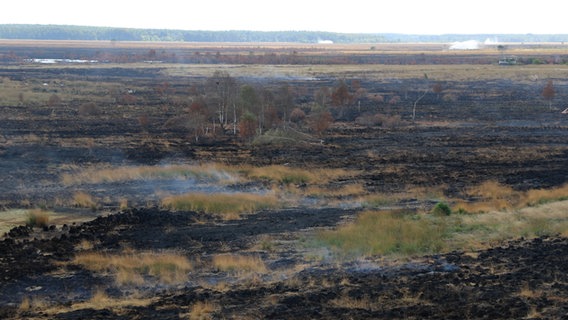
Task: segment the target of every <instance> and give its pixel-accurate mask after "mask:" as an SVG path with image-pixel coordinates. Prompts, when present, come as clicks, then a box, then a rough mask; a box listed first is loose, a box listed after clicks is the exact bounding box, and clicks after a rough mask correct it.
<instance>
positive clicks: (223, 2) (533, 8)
mask: <svg viewBox="0 0 568 320" xmlns="http://www.w3.org/2000/svg"><path fill="white" fill-rule="evenodd" d="M565 3H566V2H564V1H550V0H541V1H537V2H528V3H527V2H523V1H518V0H517V1H509V0H475V1H458V0H453V1H451V0H428V1H426V0H388V1H380V0H379V1H377V0H375V1H367V0H361V1H357V0H351V1H346V0H342V1H329V0H324V1H320V0H315V1H309V0H280V1H266V0H265V1H262V0H198V1H174V0H159V1H141V0H137V1H121V0H95V1H76V0H26V1H3V3H2V7H1V10H0V24H6V23H29V24H66V25H89V26H109V27H133V28H159V29H184V30H261V31H282V30H312V31H331V32H346V33H349V32H363V33H411V34H447V33H466V34H472V33H491V34H494V33H517V34H525V33H535V34H538V33H564V34H566V33H568V24H566V23H565V21H566V18H565V14H566V8H567V7H568V5H567V4H565Z"/></svg>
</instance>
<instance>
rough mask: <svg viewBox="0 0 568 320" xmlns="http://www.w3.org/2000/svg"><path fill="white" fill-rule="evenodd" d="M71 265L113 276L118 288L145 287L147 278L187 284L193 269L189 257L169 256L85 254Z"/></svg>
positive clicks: (173, 254)
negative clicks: (141, 285)
mask: <svg viewBox="0 0 568 320" xmlns="http://www.w3.org/2000/svg"><path fill="white" fill-rule="evenodd" d="M71 263H73V264H78V265H81V266H83V267H84V268H86V269H88V270H91V271H94V272H104V273H112V274H113V275H114V276H115V281H116V283H117V284H118V285H126V284H134V285H139V284H143V283H144V282H145V280H146V278H147V277H151V278H154V279H157V280H158V281H159V282H161V283H165V284H179V283H184V282H185V281H187V276H188V272H189V271H191V270H192V269H193V266H192V264H191V263H190V262H189V260H188V259H187V258H186V257H184V256H182V255H179V254H175V253H167V252H132V253H122V254H103V253H98V252H85V253H79V254H77V255H76V256H75V258H74V259H73V261H72V262H71Z"/></svg>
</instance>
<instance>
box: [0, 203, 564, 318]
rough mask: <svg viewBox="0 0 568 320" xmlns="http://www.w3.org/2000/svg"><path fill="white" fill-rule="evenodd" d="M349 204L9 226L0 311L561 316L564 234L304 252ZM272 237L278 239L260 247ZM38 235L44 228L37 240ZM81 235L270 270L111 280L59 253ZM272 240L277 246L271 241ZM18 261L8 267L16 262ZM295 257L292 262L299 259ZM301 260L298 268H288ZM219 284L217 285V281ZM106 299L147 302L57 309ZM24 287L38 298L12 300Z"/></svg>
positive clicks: (14, 314)
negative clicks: (357, 253) (376, 253)
mask: <svg viewBox="0 0 568 320" xmlns="http://www.w3.org/2000/svg"><path fill="white" fill-rule="evenodd" d="M356 212H357V211H356V210H339V209H288V210H282V211H276V212H274V211H273V212H260V213H258V214H255V215H250V216H247V217H246V218H244V219H242V220H236V221H225V222H221V221H215V219H214V218H212V217H207V216H203V215H200V214H197V213H194V212H166V211H161V210H159V209H152V208H149V209H140V210H128V211H124V212H120V213H115V214H111V215H108V216H106V217H99V218H97V219H95V220H93V221H90V222H87V223H84V224H81V225H75V226H65V227H64V228H46V229H45V230H30V229H29V228H25V227H20V228H16V229H13V230H12V231H11V232H10V233H9V234H8V235H7V236H6V237H5V238H4V239H3V241H1V242H0V252H2V259H1V260H0V272H1V274H0V276H1V279H2V281H1V282H0V315H1V316H2V318H14V319H20V318H36V319H151V318H159V319H179V318H180V316H182V315H184V314H187V313H188V312H190V311H191V308H192V306H194V305H196V304H198V303H209V304H210V305H213V306H215V307H214V309H212V310H211V311H209V312H208V314H207V315H208V316H211V317H212V318H245V319H258V318H261V319H298V318H303V319H305V318H311V319H324V318H342V319H349V318H352V319H377V318H379V319H381V318H383V319H392V318H398V319H402V318H415V319H423V318H440V319H441V318H443V319H464V318H469V319H520V318H542V319H563V318H567V317H568V306H567V304H566V301H568V264H567V263H566V262H567V260H566V257H567V256H568V239H566V238H546V237H545V238H537V239H532V240H524V239H520V240H516V241H511V242H509V243H507V244H504V245H502V246H499V247H495V248H491V249H487V250H482V251H478V252H473V253H471V252H470V253H467V254H466V253H463V252H451V253H448V254H440V255H434V256H426V257H421V258H417V259H413V260H406V261H398V262H397V261H392V260H391V261H388V260H384V259H382V258H381V257H368V258H365V259H359V260H356V261H350V262H341V261H340V260H337V261H336V260H334V259H332V258H329V259H323V260H319V261H317V262H311V263H309V262H307V261H306V256H305V252H301V251H302V249H298V248H301V246H297V245H295V246H286V245H284V243H286V241H289V240H294V241H299V240H301V238H302V231H305V230H308V229H313V228H317V227H326V226H333V225H336V224H337V223H338V222H340V221H341V220H342V219H344V218H345V217H349V216H352V215H354V214H356ZM266 236H270V237H271V239H272V241H274V243H277V242H278V241H280V243H281V245H277V246H278V248H276V249H273V250H272V251H270V250H266V249H259V247H258V241H259V239H262V238H263V237H266ZM39 238H43V239H39ZM82 240H88V241H92V242H93V243H96V246H95V248H94V249H95V250H102V251H105V252H119V251H120V250H121V248H124V247H128V248H131V249H137V250H164V249H168V250H176V251H178V252H181V253H183V254H184V255H186V256H187V257H188V258H189V259H192V260H197V259H199V261H202V262H203V264H204V265H206V264H207V263H206V262H205V261H207V260H208V259H210V257H211V256H212V255H215V254H220V253H227V252H231V253H235V252H241V253H244V254H247V253H248V254H258V255H260V256H261V257H262V258H263V259H264V260H265V261H266V262H267V268H268V271H267V272H265V273H263V274H261V275H258V276H257V278H246V277H243V276H242V275H240V276H234V275H231V274H228V273H225V272H222V271H219V270H212V269H208V268H198V269H196V270H194V271H192V272H191V274H190V277H189V281H188V282H186V283H185V284H183V285H178V286H167V285H161V284H156V283H152V282H150V281H149V282H148V283H147V284H145V285H142V286H139V287H124V286H117V285H116V284H115V283H114V281H113V279H112V277H109V276H108V275H101V274H93V273H91V272H89V271H87V270H84V269H82V268H81V267H80V266H74V265H69V264H64V263H62V262H66V261H69V260H70V259H71V258H72V257H73V255H74V252H75V247H76V246H77V245H78V244H79V242H81V241H82ZM276 251H277V252H276ZM15 266H17V267H15ZM300 266H301V268H300ZM289 270H299V271H298V272H287V271H289ZM221 283H222V284H223V285H220V284H221ZM100 288H104V289H105V292H106V293H107V294H108V295H109V296H111V297H113V298H115V299H121V298H124V297H127V296H128V295H129V292H133V291H134V290H136V291H137V292H143V293H144V295H145V296H146V297H152V298H153V300H152V302H151V303H150V304H148V305H146V306H136V307H134V306H132V307H129V306H125V307H121V308H120V309H112V308H102V309H92V308H87V309H80V310H73V309H67V310H66V309H65V306H68V305H70V304H71V303H72V302H78V301H85V300H88V299H89V298H90V297H91V295H92V294H93V292H94V291H95V290H96V289H100ZM24 297H30V298H33V299H35V300H40V301H42V302H43V303H44V305H46V306H51V305H54V304H55V305H60V306H61V310H60V312H58V313H56V314H48V313H46V312H45V310H44V309H32V310H31V311H30V310H27V311H26V310H19V309H18V307H19V304H20V301H22V299H23V298H24Z"/></svg>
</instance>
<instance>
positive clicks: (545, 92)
mask: <svg viewBox="0 0 568 320" xmlns="http://www.w3.org/2000/svg"><path fill="white" fill-rule="evenodd" d="M555 95H556V90H554V84H553V83H552V80H548V82H547V83H546V86H544V88H543V89H542V96H543V97H544V99H546V100H548V109H549V110H552V99H554V96H555Z"/></svg>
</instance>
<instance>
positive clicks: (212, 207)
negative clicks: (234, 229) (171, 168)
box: [162, 193, 280, 219]
mask: <svg viewBox="0 0 568 320" xmlns="http://www.w3.org/2000/svg"><path fill="white" fill-rule="evenodd" d="M162 206H164V207H166V208H168V209H173V210H185V211H198V212H206V213H212V214H219V215H221V216H222V217H223V218H225V219H235V218H239V217H240V214H247V213H254V212H256V211H259V210H262V209H269V208H277V207H279V206H280V204H279V201H278V199H277V198H276V196H274V195H273V194H265V195H259V194H247V193H233V194H223V193H217V194H206V193H190V194H185V195H179V196H169V197H166V198H164V199H163V200H162Z"/></svg>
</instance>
